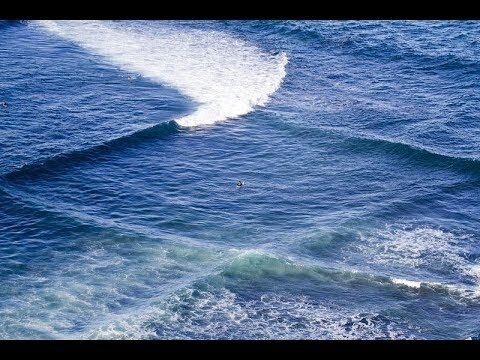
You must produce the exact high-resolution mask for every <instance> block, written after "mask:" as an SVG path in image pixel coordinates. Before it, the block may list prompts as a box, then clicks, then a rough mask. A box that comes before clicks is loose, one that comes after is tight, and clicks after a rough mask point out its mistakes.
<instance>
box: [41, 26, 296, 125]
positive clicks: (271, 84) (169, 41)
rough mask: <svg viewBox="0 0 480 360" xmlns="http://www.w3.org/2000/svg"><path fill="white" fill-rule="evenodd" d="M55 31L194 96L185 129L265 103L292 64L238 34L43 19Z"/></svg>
mask: <svg viewBox="0 0 480 360" xmlns="http://www.w3.org/2000/svg"><path fill="white" fill-rule="evenodd" d="M36 24H38V25H40V27H41V28H42V29H45V30H47V31H48V32H50V33H54V34H56V35H58V36H60V37H62V38H64V39H67V40H69V41H72V42H73V43H75V44H77V45H79V46H81V47H83V48H84V49H86V50H88V51H90V52H92V53H94V54H97V55H100V56H102V57H103V58H104V59H105V60H106V61H107V62H109V63H111V64H113V65H115V66H118V67H120V68H121V69H123V70H125V71H129V72H134V73H138V74H140V75H142V76H143V77H145V78H148V79H150V80H152V81H155V82H159V83H162V84H166V85H168V86H171V87H173V88H175V89H177V90H178V91H179V92H180V93H182V94H183V95H185V96H187V97H189V98H191V99H192V100H193V101H194V102H195V103H196V104H197V106H198V107H197V108H196V110H195V111H194V112H193V113H191V114H189V115H187V116H184V117H181V118H179V119H177V120H176V122H177V123H178V124H179V125H180V126H198V125H209V124H213V123H215V122H218V121H222V120H226V119H230V118H235V117H239V116H241V115H244V114H247V113H248V112H251V111H252V110H254V108H255V107H256V106H262V105H265V104H266V103H267V101H268V99H269V96H270V95H271V94H272V93H274V92H275V91H276V90H277V89H278V88H279V86H280V84H281V82H282V80H283V78H284V77H285V75H286V64H287V62H288V59H287V56H286V54H285V53H276V54H270V53H268V52H265V51H262V50H261V49H259V48H257V47H256V46H254V45H252V44H249V43H247V42H245V41H243V40H241V39H238V38H236V37H234V36H232V35H229V34H226V33H221V32H216V31H207V30H196V29H188V28H182V29H181V31H179V29H178V28H176V27H175V26H167V25H165V26H161V27H141V28H140V27H136V28H135V27H133V26H128V25H122V24H115V23H110V22H106V21H40V22H37V23H36Z"/></svg>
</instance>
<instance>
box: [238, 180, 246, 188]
mask: <svg viewBox="0 0 480 360" xmlns="http://www.w3.org/2000/svg"><path fill="white" fill-rule="evenodd" d="M243 185H245V181H242V180H238V181H237V186H238V187H241V186H243Z"/></svg>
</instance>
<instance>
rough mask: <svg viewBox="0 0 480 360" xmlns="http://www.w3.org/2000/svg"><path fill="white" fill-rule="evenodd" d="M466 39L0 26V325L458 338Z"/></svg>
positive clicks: (15, 329) (463, 294) (472, 30)
mask: <svg viewBox="0 0 480 360" xmlns="http://www.w3.org/2000/svg"><path fill="white" fill-rule="evenodd" d="M479 35H480V24H479V23H478V22H458V21H454V22H432V21H430V22H417V21H407V22H385V21H384V22H371V21H362V22H343V21H340V22H333V21H318V22H315V21H223V22H218V21H213V22H212V21H209V22H206V21H203V22H191V21H183V22H179V21H170V22H166V21H160V22H155V21H150V22H140V21H127V22H125V21H117V22H106V21H104V22H92V21H87V22H48V21H42V22H11V21H7V22H0V70H1V71H0V102H1V101H6V102H7V106H6V107H3V106H2V107H0V174H1V176H0V285H1V286H0V338H7V339H9V338H90V339H92V338H167V339H171V338H195V339H210V338H221V339H224V338H226V339H230V338H240V339H250V338H253V339H265V338H287V339H293V338H314V339H345V338H359V339H370V338H392V339H397V338H427V339H450V338H454V339H465V338H477V337H479V336H480V325H479V324H480V245H479V238H480V228H479V226H478V225H479V220H480V205H479V186H480V123H479V120H480V118H479V114H480V95H479V94H480V85H479V83H478V79H479V77H480V44H479V41H478V38H479ZM239 179H241V180H244V181H245V186H243V187H241V188H237V187H236V181H237V180H239Z"/></svg>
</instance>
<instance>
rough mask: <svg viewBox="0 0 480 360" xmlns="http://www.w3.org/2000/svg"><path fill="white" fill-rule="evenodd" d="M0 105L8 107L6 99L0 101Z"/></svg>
mask: <svg viewBox="0 0 480 360" xmlns="http://www.w3.org/2000/svg"><path fill="white" fill-rule="evenodd" d="M0 105H1V106H2V107H4V108H6V107H8V104H7V102H6V101H2V102H0Z"/></svg>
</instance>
